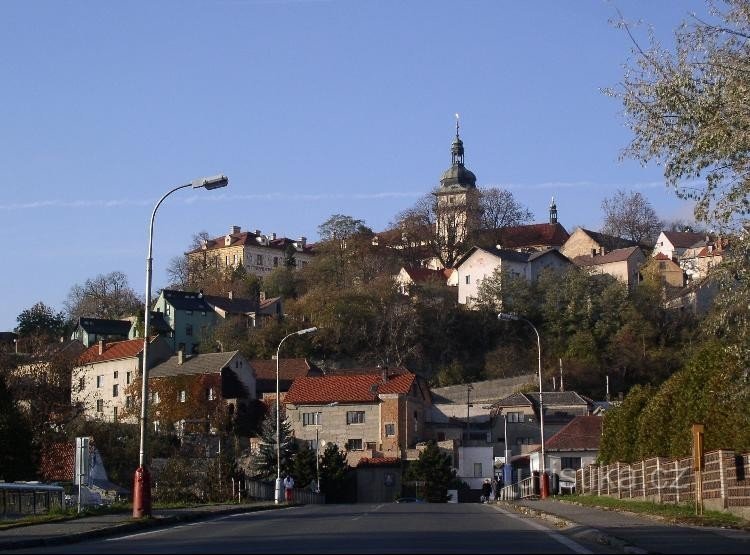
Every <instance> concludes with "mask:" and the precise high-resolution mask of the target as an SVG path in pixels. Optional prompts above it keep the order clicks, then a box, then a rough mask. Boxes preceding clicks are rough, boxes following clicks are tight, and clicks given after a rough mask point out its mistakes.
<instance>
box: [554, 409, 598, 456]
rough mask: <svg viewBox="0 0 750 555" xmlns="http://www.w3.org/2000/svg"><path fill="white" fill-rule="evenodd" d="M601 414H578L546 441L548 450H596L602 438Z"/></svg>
mask: <svg viewBox="0 0 750 555" xmlns="http://www.w3.org/2000/svg"><path fill="white" fill-rule="evenodd" d="M602 424H603V418H602V417H601V416H576V417H575V418H574V419H573V420H571V421H570V422H569V423H568V424H566V425H565V426H564V427H563V428H562V429H561V430H560V431H559V432H557V433H556V434H555V435H553V436H552V437H551V438H549V439H548V440H547V441H545V442H544V448H545V450H547V451H596V450H598V449H599V443H600V442H601V439H602Z"/></svg>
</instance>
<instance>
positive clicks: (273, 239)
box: [271, 233, 276, 241]
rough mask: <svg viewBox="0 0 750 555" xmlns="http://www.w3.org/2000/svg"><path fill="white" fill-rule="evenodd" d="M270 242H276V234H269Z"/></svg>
mask: <svg viewBox="0 0 750 555" xmlns="http://www.w3.org/2000/svg"><path fill="white" fill-rule="evenodd" d="M271 240H272V241H275V240H276V233H271Z"/></svg>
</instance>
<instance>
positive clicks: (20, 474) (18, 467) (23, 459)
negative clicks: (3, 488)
mask: <svg viewBox="0 0 750 555" xmlns="http://www.w3.org/2000/svg"><path fill="white" fill-rule="evenodd" d="M31 439H32V436H31V430H30V429H29V426H28V424H27V423H26V420H25V419H24V417H23V415H22V414H21V412H20V411H19V409H18V406H17V404H16V401H15V400H14V399H13V397H12V396H11V393H10V391H9V390H8V387H7V385H6V383H5V376H4V375H3V374H2V373H0V445H2V446H3V448H2V449H0V479H2V480H5V481H6V482H13V481H15V480H31V479H33V478H34V477H35V476H34V475H35V467H34V464H33V462H32V459H33V457H32V442H31Z"/></svg>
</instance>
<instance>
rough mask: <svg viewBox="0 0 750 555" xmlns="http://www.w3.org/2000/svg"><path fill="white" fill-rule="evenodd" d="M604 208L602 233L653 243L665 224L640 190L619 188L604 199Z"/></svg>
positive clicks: (637, 241) (638, 241)
mask: <svg viewBox="0 0 750 555" xmlns="http://www.w3.org/2000/svg"><path fill="white" fill-rule="evenodd" d="M602 210H603V211H604V225H603V226H602V233H605V234H607V235H613V236H615V237H623V238H625V239H630V240H631V241H635V242H636V243H647V244H653V242H654V241H655V240H656V238H657V237H658V236H659V233H661V230H662V227H663V226H664V224H663V223H662V222H661V220H660V219H659V217H658V216H657V215H656V211H655V210H654V209H653V207H652V206H651V203H649V202H648V200H646V197H644V196H643V195H642V194H641V193H639V192H638V191H630V192H628V191H623V190H622V189H620V190H618V191H617V192H616V193H615V194H614V195H613V196H611V197H609V198H605V199H604V200H603V201H602Z"/></svg>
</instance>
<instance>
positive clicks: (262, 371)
mask: <svg viewBox="0 0 750 555" xmlns="http://www.w3.org/2000/svg"><path fill="white" fill-rule="evenodd" d="M250 367H251V368H252V369H253V370H255V378H256V379H257V380H273V381H274V383H275V382H276V360H263V359H253V360H251V361H250ZM311 369H312V367H311V366H310V363H309V362H308V361H307V359H306V358H280V359H279V380H295V379H297V378H302V377H304V376H307V374H308V373H309V372H310V370H311Z"/></svg>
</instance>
